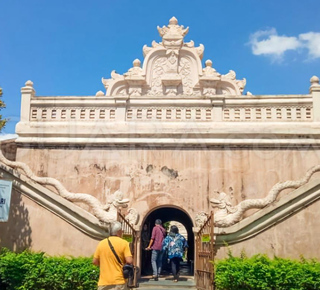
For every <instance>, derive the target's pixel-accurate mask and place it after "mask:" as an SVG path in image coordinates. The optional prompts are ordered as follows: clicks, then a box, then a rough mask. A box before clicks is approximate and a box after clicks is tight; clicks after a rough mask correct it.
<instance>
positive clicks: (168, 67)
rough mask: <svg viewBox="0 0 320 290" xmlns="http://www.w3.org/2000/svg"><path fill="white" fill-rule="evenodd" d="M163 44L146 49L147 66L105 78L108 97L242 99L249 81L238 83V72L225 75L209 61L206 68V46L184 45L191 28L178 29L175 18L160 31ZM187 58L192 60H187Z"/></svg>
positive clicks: (239, 81) (188, 43)
mask: <svg viewBox="0 0 320 290" xmlns="http://www.w3.org/2000/svg"><path fill="white" fill-rule="evenodd" d="M157 28H158V32H159V34H160V36H161V37H162V42H159V43H157V42H156V41H153V42H152V46H151V47H148V46H146V45H144V46H143V56H144V58H145V59H144V62H143V66H142V68H141V67H140V61H139V60H135V61H134V63H133V67H132V68H131V69H129V70H128V72H127V73H125V74H124V75H119V74H117V73H116V72H115V71H112V73H111V79H104V78H102V83H103V84H104V86H105V88H106V90H107V93H106V96H118V95H122V96H128V97H136V96H138V97H140V96H164V95H166V96H178V95H186V96H194V97H199V96H201V95H202V96H207V97H211V96H214V95H218V94H219V95H226V94H228V95H241V94H242V93H243V91H244V87H245V85H246V80H245V79H243V80H237V79H236V74H235V72H234V71H232V70H230V71H229V73H227V74H225V75H221V74H220V73H218V72H217V71H216V70H215V69H214V68H212V61H211V60H207V61H206V67H205V68H202V65H201V60H202V57H203V52H204V46H203V45H202V44H200V45H199V47H195V45H194V42H193V41H192V40H191V41H190V42H184V37H185V36H186V35H187V33H188V31H189V28H188V27H187V28H184V27H183V26H182V25H178V20H177V19H176V18H175V17H172V18H171V19H170V20H169V24H168V26H163V27H159V26H158V27H157ZM186 55H187V56H188V57H186Z"/></svg>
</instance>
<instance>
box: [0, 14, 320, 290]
mask: <svg viewBox="0 0 320 290" xmlns="http://www.w3.org/2000/svg"><path fill="white" fill-rule="evenodd" d="M158 31H159V34H160V37H161V40H160V41H159V42H156V41H153V42H152V45H151V46H144V47H143V57H144V60H143V61H140V60H137V59H136V60H134V61H133V67H132V68H130V69H129V70H128V71H127V72H126V73H124V74H123V75H121V74H118V73H116V72H115V71H112V73H111V78H109V79H106V78H102V83H103V86H104V88H105V89H106V91H104V92H102V91H98V92H97V93H96V94H95V95H92V96H63V97H61V96H36V93H35V89H34V87H33V83H32V82H31V81H27V82H26V83H25V86H24V87H23V88H22V89H21V95H22V96H21V98H22V101H21V120H20V122H19V123H18V124H17V127H16V133H17V134H18V138H17V139H16V140H13V141H11V145H12V146H14V147H15V149H16V150H15V151H14V150H12V151H11V153H10V152H9V153H8V152H5V151H6V150H5V148H6V146H5V144H1V148H2V151H3V153H4V154H3V155H2V154H0V173H1V174H2V176H3V177H6V178H8V179H12V180H14V183H13V189H14V190H13V201H16V202H17V201H18V200H21V203H22V205H21V204H20V203H19V202H17V204H16V205H15V206H13V207H12V209H15V208H16V209H20V210H21V207H23V211H24V212H25V213H30V214H29V215H28V214H25V215H23V216H24V217H27V218H24V220H23V221H21V220H19V217H20V216H19V215H15V216H12V217H11V220H10V218H9V223H8V224H7V225H0V233H4V232H10V233H16V232H17V231H16V230H14V226H15V224H28V229H30V230H28V231H24V232H28V233H29V235H30V237H26V240H28V241H29V242H28V244H27V245H31V244H32V249H33V250H43V251H47V252H48V253H49V254H70V255H88V256H90V255H92V252H93V251H94V249H95V246H96V242H97V241H96V239H101V238H103V237H104V236H105V235H106V234H107V233H106V231H105V228H106V226H105V225H106V224H108V223H110V222H112V221H113V220H115V219H117V218H121V220H122V221H124V224H125V227H126V228H125V234H126V236H125V238H127V239H128V240H130V241H131V242H132V244H133V252H134V255H135V259H136V261H137V263H138V264H139V261H140V260H141V259H140V253H139V251H140V246H139V233H138V232H139V231H140V230H141V228H142V226H143V222H144V221H146V220H148V221H149V222H150V225H149V226H151V223H152V220H153V219H154V218H157V216H156V215H161V217H163V219H164V220H165V219H166V220H167V221H169V220H172V219H173V217H175V218H176V219H177V221H179V219H180V222H182V223H184V225H185V227H186V228H187V229H188V239H189V240H190V241H191V240H192V242H194V240H195V243H196V245H195V244H193V246H194V247H193V248H194V251H193V250H192V251H189V255H190V257H189V260H192V261H193V260H195V265H196V269H195V276H196V279H197V282H198V283H199V284H198V286H199V289H208V288H206V287H208V285H210V287H211V285H212V279H213V277H212V276H210V275H212V271H211V268H210V267H211V263H209V261H210V260H212V259H213V256H212V255H213V252H214V251H213V243H214V242H215V245H216V247H217V255H216V257H217V258H222V257H225V256H226V250H225V246H224V245H225V243H228V244H229V245H233V247H234V249H235V252H236V253H239V252H240V251H241V250H242V249H243V248H246V249H248V251H250V252H249V253H248V254H249V255H250V254H256V253H259V252H263V253H268V254H271V255H277V256H286V257H288V256H292V257H299V255H300V254H301V253H302V251H303V253H304V255H305V256H308V257H320V248H319V247H318V244H319V243H320V238H319V237H320V232H319V230H318V229H320V209H319V202H318V200H319V199H320V180H319V176H318V175H319V173H318V172H319V171H320V166H319V164H320V85H319V78H318V77H315V76H314V77H312V78H311V79H310V82H311V86H310V88H309V93H307V94H304V95H263V96H261V95H254V94H252V93H250V92H248V91H247V92H245V91H244V89H245V85H246V80H245V79H244V78H243V79H240V80H239V79H237V78H236V74H235V72H234V71H233V70H229V71H227V73H225V74H222V73H219V72H218V71H217V70H216V69H215V68H214V67H213V62H212V61H211V60H206V61H204V64H203V63H202V58H203V54H204V46H203V45H199V46H196V45H195V44H194V42H193V41H185V38H186V37H187V33H188V31H189V29H188V28H184V27H183V26H181V25H179V24H178V21H177V19H176V18H174V17H173V18H171V19H170V21H169V24H168V25H167V26H163V27H161V28H160V27H158ZM266 81H268V80H266ZM244 93H245V94H244ZM7 145H8V144H7ZM8 147H9V145H8ZM12 152H14V154H13V153H12ZM293 190H294V191H293ZM21 196H22V198H21ZM26 197H28V198H26ZM19 198H20V199H19ZM213 208H217V211H216V213H215V218H214V220H213V216H212V214H211V215H210V213H211V211H212V209H213ZM119 209H121V210H122V211H121V214H122V215H121V216H117V213H118V210H119ZM153 213H154V214H153ZM148 216H150V219H148ZM66 221H67V223H66ZM47 224H50V225H51V227H50V228H49V227H45V226H44V225H47ZM214 224H215V227H214ZM305 225H308V226H307V227H306V226H305ZM5 226H6V227H5ZM310 228H312V230H310ZM53 229H56V231H54V230H53ZM297 229H299V230H297ZM22 230H23V229H22ZM54 232H59V233H60V236H59V239H60V240H59V244H60V245H61V247H59V248H57V247H56V244H57V243H56V241H55V239H56V236H54V234H53V233H54ZM288 236H290V239H288ZM195 237H196V238H195ZM213 237H215V239H214V238H213ZM0 238H1V241H3V242H2V244H3V245H5V246H8V247H9V248H14V247H15V243H14V241H15V240H17V239H18V238H19V237H17V236H15V235H14V234H12V236H5V237H0ZM70 240H71V241H72V242H70ZM31 241H32V243H31ZM308 241H313V242H314V245H313V246H312V245H310V244H309V243H308ZM21 248H22V246H21ZM210 273H211V274H210ZM201 287H202V288H201Z"/></svg>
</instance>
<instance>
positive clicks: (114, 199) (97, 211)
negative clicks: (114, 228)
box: [0, 151, 137, 225]
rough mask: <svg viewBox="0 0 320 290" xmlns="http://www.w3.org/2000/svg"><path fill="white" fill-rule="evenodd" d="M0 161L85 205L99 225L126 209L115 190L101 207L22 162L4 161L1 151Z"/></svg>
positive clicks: (92, 198) (98, 202)
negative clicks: (42, 175)
mask: <svg viewBox="0 0 320 290" xmlns="http://www.w3.org/2000/svg"><path fill="white" fill-rule="evenodd" d="M0 161H1V162H3V163H4V164H5V165H7V166H10V167H12V168H15V169H20V170H22V171H23V172H24V173H25V175H26V176H27V177H29V178H30V179H31V180H33V181H35V182H37V183H39V184H43V185H50V186H53V187H54V188H55V189H56V190H57V192H58V194H59V195H60V196H61V197H63V198H65V199H67V200H69V201H71V202H80V203H85V204H87V205H88V206H89V207H90V208H91V209H92V213H93V215H94V216H95V217H97V218H98V219H99V221H100V222H101V225H103V224H104V223H111V222H113V221H115V220H117V212H118V209H119V208H121V207H122V208H126V207H128V203H129V199H127V198H124V194H123V193H122V192H121V191H120V190H117V191H116V192H114V193H113V194H111V195H109V196H108V199H107V203H106V204H105V205H103V204H102V203H101V202H100V201H99V200H98V199H96V198H95V197H94V196H92V195H90V194H86V193H73V192H69V191H68V190H66V189H65V187H64V186H63V185H62V184H61V183H60V181H58V180H56V179H54V178H51V177H39V176H36V175H35V174H34V173H33V172H32V170H31V169H30V168H29V166H28V165H26V164H25V163H22V162H14V161H10V160H8V159H6V158H5V157H4V156H3V154H2V152H1V151H0ZM131 211H134V209H131ZM136 221H137V218H136Z"/></svg>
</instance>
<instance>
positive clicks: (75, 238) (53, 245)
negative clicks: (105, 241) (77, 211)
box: [0, 190, 98, 257]
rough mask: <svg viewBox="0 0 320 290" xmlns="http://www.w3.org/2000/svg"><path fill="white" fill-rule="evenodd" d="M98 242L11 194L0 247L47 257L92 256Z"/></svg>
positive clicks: (30, 201)
mask: <svg viewBox="0 0 320 290" xmlns="http://www.w3.org/2000/svg"><path fill="white" fill-rule="evenodd" d="M97 244H98V241H97V240H94V239H92V238H90V237H88V236H86V235H85V234H83V233H82V232H81V231H80V230H78V229H76V228H74V227H73V226H71V225H70V224H68V223H67V222H66V221H64V220H63V219H61V218H59V217H57V216H56V215H55V214H53V213H52V212H50V211H48V210H47V209H45V208H43V207H41V206H40V205H38V204H37V203H35V202H34V201H32V200H30V199H28V198H26V197H24V196H23V195H21V194H20V192H17V191H15V190H13V191H12V198H11V207H10V215H9V220H8V222H5V223H0V246H1V247H7V248H9V249H11V250H14V251H22V250H24V249H32V250H34V251H43V252H45V253H46V254H48V255H72V256H88V257H89V256H91V255H93V253H94V251H95V247H96V246H97Z"/></svg>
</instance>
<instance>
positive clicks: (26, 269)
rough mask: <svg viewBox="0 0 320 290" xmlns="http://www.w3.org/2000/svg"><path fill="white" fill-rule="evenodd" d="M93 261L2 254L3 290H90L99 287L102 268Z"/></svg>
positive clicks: (26, 254)
mask: <svg viewBox="0 0 320 290" xmlns="http://www.w3.org/2000/svg"><path fill="white" fill-rule="evenodd" d="M91 261H92V259H91V258H83V257H79V258H73V257H48V256H46V255H45V254H44V253H32V252H29V251H24V252H22V253H13V252H10V251H8V250H7V249H2V250H1V252H0V289H3V290H31V289H32V290H38V289H39V290H40V289H41V290H49V289H50V290H76V289H77V290H91V289H95V288H96V287H97V281H98V277H99V268H98V267H96V266H94V265H92V263H91Z"/></svg>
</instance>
